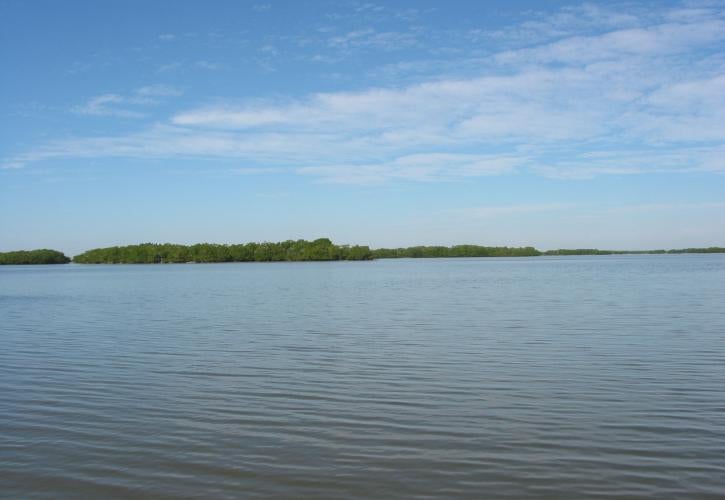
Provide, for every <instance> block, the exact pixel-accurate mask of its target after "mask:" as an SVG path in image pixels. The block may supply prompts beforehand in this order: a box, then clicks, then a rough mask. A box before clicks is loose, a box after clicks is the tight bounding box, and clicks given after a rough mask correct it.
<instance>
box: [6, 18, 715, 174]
mask: <svg viewBox="0 0 725 500" xmlns="http://www.w3.org/2000/svg"><path fill="white" fill-rule="evenodd" d="M592 31H596V34H591V32H592ZM526 33H535V34H536V39H537V40H538V42H537V44H535V45H530V46H527V47H522V48H516V47H515V45H516V40H517V39H519V38H520V37H522V36H523V34H526ZM584 33H588V34H584ZM468 36H470V37H473V38H476V39H480V38H486V39H488V40H491V39H496V40H503V42H502V44H503V45H504V46H505V47H504V48H502V49H501V50H499V51H494V52H493V53H491V54H490V55H487V56H481V57H478V58H476V59H473V60H471V61H474V63H472V64H474V67H476V68H477V74H476V75H471V76H466V77H462V76H458V77H456V76H451V75H447V74H440V75H437V77H431V78H429V79H428V80H427V81H419V82H415V83H409V84H407V85H399V86H388V87H384V86H380V87H368V88H365V89H362V90H357V91H338V92H318V93H312V94H310V95H308V96H306V97H283V98H277V99H275V100H249V101H247V102H243V103H241V104H240V103H239V102H232V101H229V102H225V101H223V100H217V101H216V104H214V105H211V106H209V105H207V106H200V107H192V108H190V109H186V110H182V111H178V112H176V113H174V114H173V115H172V116H170V117H169V119H168V121H167V122H164V123H154V124H151V125H146V126H145V127H144V128H143V129H141V130H139V131H138V132H136V133H133V134H129V135H125V136H107V137H85V138H84V137H81V138H77V139H72V140H60V141H53V142H50V143H48V144H46V145H45V146H43V147H40V148H38V149H37V150H35V151H30V152H27V153H25V154H20V155H17V156H16V157H13V158H8V159H6V162H5V164H13V165H20V164H25V163H28V162H33V161H42V160H51V159H54V158H67V157H80V158H90V157H102V156H117V157H131V158H148V157H158V158H174V157H186V156H192V157H197V158H204V159H215V158H230V159H240V160H244V162H245V164H246V165H248V166H249V168H251V169H254V170H253V171H255V172H256V171H257V170H258V169H264V168H269V169H272V170H270V171H276V170H279V169H282V170H283V171H293V172H296V173H298V174H299V175H303V176H307V177H311V178H316V179H319V180H321V181H324V182H331V183H355V184H374V183H380V182H392V181H413V180H414V181H433V180H451V179H459V180H460V179H464V178H468V177H474V176H489V175H506V174H514V173H518V172H524V171H525V172H530V173H534V174H537V175H543V176H548V177H555V178H562V179H585V178H591V177H595V176H598V175H605V174H614V175H630V174H646V173H656V172H659V173H685V172H694V171H700V172H703V171H707V172H715V171H725V164H723V158H724V157H725V155H724V154H723V153H725V125H724V124H725V97H723V96H725V62H724V61H723V60H722V58H718V57H716V56H717V54H718V53H719V51H720V50H721V48H722V44H723V42H725V13H724V12H723V11H722V10H718V9H717V8H714V7H708V8H701V9H670V10H665V11H660V12H659V14H657V15H655V14H652V13H649V12H643V11H639V12H634V13H621V12H616V11H614V10H612V9H609V10H606V9H604V8H603V7H597V6H591V5H585V6H580V7H576V8H565V9H562V10H561V11H559V12H557V13H555V14H554V15H551V16H549V17H548V18H538V19H536V20H534V21H527V22H525V23H521V24H520V25H517V26H513V27H511V28H509V29H506V30H501V31H500V32H491V33H483V32H475V33H473V32H472V33H469V35H468ZM327 43H328V44H329V46H330V47H331V48H333V49H335V50H353V49H356V48H376V49H378V50H387V47H389V46H395V47H398V48H402V47H405V46H412V45H415V44H417V43H419V38H418V36H417V34H414V33H412V32H411V33H407V32H406V33H398V32H390V31H380V30H377V29H374V28H363V29H359V30H356V31H348V32H346V33H344V34H342V35H340V34H338V35H334V36H332V37H330V38H328V39H327ZM512 45H514V47H512ZM209 69H211V68H209ZM179 95H180V91H178V90H177V89H175V88H173V87H167V86H163V85H152V86H148V87H142V88H140V89H138V90H136V91H135V92H134V93H132V94H130V95H126V96H122V95H119V94H101V95H98V96H96V97H94V98H92V99H90V100H89V101H88V102H86V103H85V104H84V105H82V106H78V107H76V108H74V110H75V111H76V112H77V113H81V114H85V115H92V116H116V117H123V118H144V117H145V110H144V106H149V105H153V104H155V103H157V102H158V101H160V100H161V99H166V98H171V97H177V96H179ZM275 169H276V170H275Z"/></svg>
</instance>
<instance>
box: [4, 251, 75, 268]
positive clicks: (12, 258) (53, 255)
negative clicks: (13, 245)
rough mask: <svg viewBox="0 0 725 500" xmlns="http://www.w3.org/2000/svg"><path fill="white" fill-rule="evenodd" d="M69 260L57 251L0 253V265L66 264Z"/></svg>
mask: <svg viewBox="0 0 725 500" xmlns="http://www.w3.org/2000/svg"><path fill="white" fill-rule="evenodd" d="M68 262H70V259H69V258H68V257H66V256H65V255H63V252H58V251H57V250H48V249H46V248H43V249H40V250H18V251H17V252H4V253H1V252H0V265H4V264H5V265H12V264H67V263H68Z"/></svg>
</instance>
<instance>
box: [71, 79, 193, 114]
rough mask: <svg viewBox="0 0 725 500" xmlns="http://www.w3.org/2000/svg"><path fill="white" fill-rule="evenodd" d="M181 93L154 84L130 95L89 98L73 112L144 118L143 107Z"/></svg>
mask: <svg viewBox="0 0 725 500" xmlns="http://www.w3.org/2000/svg"><path fill="white" fill-rule="evenodd" d="M181 94H182V92H181V91H180V90H179V89H177V88H175V87H172V86H170V85H163V84H155V85H147V86H145V87H141V88H138V89H136V90H135V91H134V92H133V93H132V94H130V95H126V96H123V95H120V94H101V95H98V96H95V97H91V98H90V99H89V100H88V101H87V102H86V103H85V104H83V105H80V106H75V107H74V108H72V109H73V111H74V112H76V113H80V114H83V115H91V116H115V117H119V118H144V117H145V116H147V114H146V112H143V111H140V109H142V108H143V107H146V106H149V105H154V104H158V103H159V101H160V100H161V99H163V98H169V97H178V96H180V95H181Z"/></svg>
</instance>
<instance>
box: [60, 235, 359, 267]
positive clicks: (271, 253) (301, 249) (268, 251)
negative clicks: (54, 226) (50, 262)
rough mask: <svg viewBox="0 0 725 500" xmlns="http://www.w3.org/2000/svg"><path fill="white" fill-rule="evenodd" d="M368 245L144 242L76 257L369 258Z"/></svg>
mask: <svg viewBox="0 0 725 500" xmlns="http://www.w3.org/2000/svg"><path fill="white" fill-rule="evenodd" d="M371 258H372V253H371V252H370V249H369V248H368V247H367V246H348V245H334V244H333V243H332V241H330V240H329V239H327V238H320V239H317V240H315V241H305V240H297V241H293V240H288V241H283V242H280V243H267V242H265V243H246V244H238V245H219V244H213V243H198V244H196V245H190V246H185V245H173V244H170V243H165V244H156V243H143V244H140V245H129V246H124V247H109V248H96V249H94V250H88V251H87V252H84V253H82V254H80V255H76V256H75V257H74V258H73V261H74V262H78V263H81V264H162V263H174V262H176V263H180V262H278V261H322V260H369V259H371Z"/></svg>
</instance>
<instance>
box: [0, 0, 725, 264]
mask: <svg viewBox="0 0 725 500" xmlns="http://www.w3.org/2000/svg"><path fill="white" fill-rule="evenodd" d="M0 64H1V68H2V69H1V70H0V114H2V120H0V251H7V250H16V249H31V248H55V249H59V250H62V251H65V252H66V253H68V254H70V255H73V254H76V253H79V252H81V251H83V250H85V249H89V248H95V247H102V246H109V245H123V244H133V243H140V242H174V243H196V242H216V243H237V242H249V241H280V240H287V239H298V238H305V239H313V238H318V237H330V238H331V239H333V241H335V242H337V243H349V244H368V245H370V246H372V247H376V248H377V247H390V246H410V245H420V244H431V245H433V244H443V245H452V244H462V243H473V244H481V245H509V246H511V245H513V246H519V245H532V246H536V247H537V248H540V249H552V248H590V247H597V248H608V249H656V248H682V247H693V246H711V245H720V246H725V3H723V2H720V1H684V2H666V1H653V2H635V1H628V2H623V3H618V2H591V3H579V2H554V1H519V0H506V1H487V2H481V1H478V0H473V1H463V0H457V1H445V2H444V1H426V0H416V1H386V2H382V1H377V2H368V1H345V0H342V1H340V0H336V1H322V0H321V1H276V0H269V1H266V0H263V1H249V2H243V1H228V2H224V1H215V2H202V1H201V0H198V1H183V0H182V1H155V2H147V1H133V0H125V1H108V2H98V1H82V0H76V1H72V2H57V1H33V2H28V1H7V0H0Z"/></svg>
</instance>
